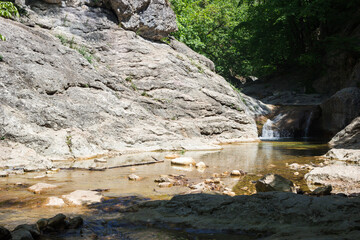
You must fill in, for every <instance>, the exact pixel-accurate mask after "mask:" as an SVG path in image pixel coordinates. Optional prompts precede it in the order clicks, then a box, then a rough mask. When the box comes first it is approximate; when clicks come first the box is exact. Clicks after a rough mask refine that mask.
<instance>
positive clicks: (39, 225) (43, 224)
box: [36, 218, 48, 231]
mask: <svg viewBox="0 0 360 240" xmlns="http://www.w3.org/2000/svg"><path fill="white" fill-rule="evenodd" d="M47 225H48V219H46V218H42V219H39V220H38V221H37V222H36V226H37V228H38V229H39V230H40V231H42V230H44V229H45V228H46V227H47Z"/></svg>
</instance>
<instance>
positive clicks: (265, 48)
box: [171, 0, 360, 81]
mask: <svg viewBox="0 0 360 240" xmlns="http://www.w3.org/2000/svg"><path fill="white" fill-rule="evenodd" d="M171 3H172V6H173V8H174V11H175V13H176V14H177V21H178V25H179V31H178V32H177V33H175V34H174V36H175V37H176V38H177V39H178V40H180V41H182V42H184V43H186V44H187V45H188V46H190V47H191V48H192V49H194V50H195V51H197V52H199V53H202V54H204V55H206V56H207V57H209V58H210V59H212V60H213V61H214V62H215V64H216V65H217V71H218V72H219V73H220V74H222V75H223V76H224V77H226V78H227V79H228V80H230V81H232V80H236V78H238V77H237V76H249V75H256V76H264V75H269V74H271V73H274V72H279V71H284V70H287V69H289V67H296V68H299V69H304V71H305V72H306V71H307V72H309V73H312V74H315V73H319V72H320V71H319V69H320V66H321V65H322V64H321V63H322V59H323V56H325V55H326V54H328V53H330V52H336V50H341V51H348V52H352V53H355V54H357V53H359V50H360V44H359V42H360V41H359V39H358V38H353V37H349V36H351V32H352V30H354V29H355V28H356V27H357V26H359V24H360V14H359V11H358V9H359V7H358V6H360V0H347V1H343V0H228V1H226V0H171Z"/></svg>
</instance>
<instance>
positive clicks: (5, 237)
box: [0, 226, 11, 240]
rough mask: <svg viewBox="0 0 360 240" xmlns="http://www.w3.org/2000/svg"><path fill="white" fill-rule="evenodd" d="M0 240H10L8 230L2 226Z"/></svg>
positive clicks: (0, 227)
mask: <svg viewBox="0 0 360 240" xmlns="http://www.w3.org/2000/svg"><path fill="white" fill-rule="evenodd" d="M0 239H2V240H10V239H11V233H10V231H9V230H8V229H6V228H4V227H3V226H0Z"/></svg>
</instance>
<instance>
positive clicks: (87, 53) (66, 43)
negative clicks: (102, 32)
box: [56, 34, 94, 63]
mask: <svg viewBox="0 0 360 240" xmlns="http://www.w3.org/2000/svg"><path fill="white" fill-rule="evenodd" d="M56 37H57V38H58V39H59V40H60V42H61V44H62V45H64V46H68V47H69V48H72V49H75V50H76V51H78V52H79V53H80V54H81V55H82V56H83V57H84V58H85V59H86V60H87V61H88V62H89V63H93V59H94V56H93V55H92V54H91V52H90V50H89V49H88V48H86V47H85V46H81V45H80V46H79V45H78V44H77V43H76V42H75V40H74V38H72V39H71V40H69V39H67V38H66V37H65V36H63V35H60V34H58V35H56Z"/></svg>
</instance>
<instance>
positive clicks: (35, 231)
mask: <svg viewBox="0 0 360 240" xmlns="http://www.w3.org/2000/svg"><path fill="white" fill-rule="evenodd" d="M20 229H23V230H25V231H28V232H30V234H31V236H32V237H33V238H35V239H36V238H38V237H40V232H39V230H38V229H37V225H36V224H21V225H19V226H17V227H16V228H15V229H14V231H16V230H20Z"/></svg>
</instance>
